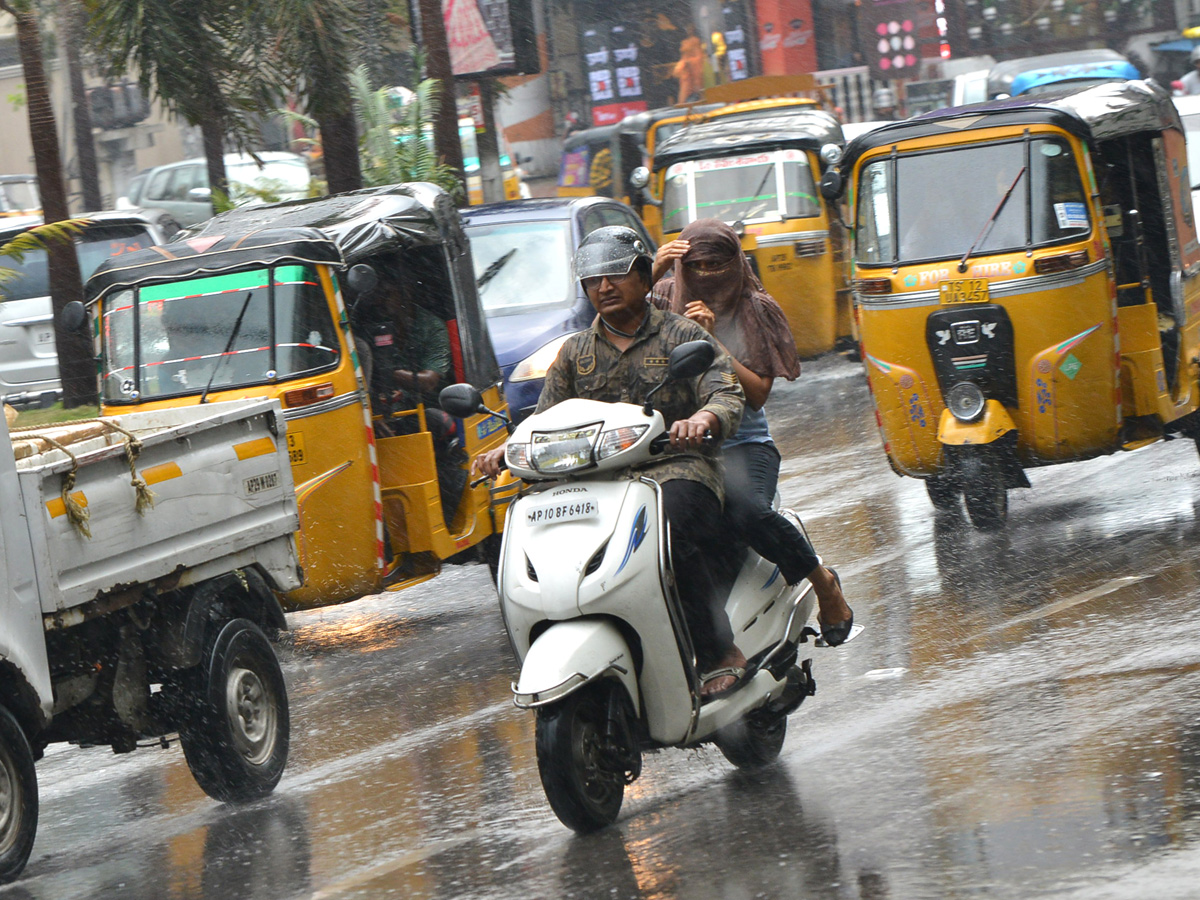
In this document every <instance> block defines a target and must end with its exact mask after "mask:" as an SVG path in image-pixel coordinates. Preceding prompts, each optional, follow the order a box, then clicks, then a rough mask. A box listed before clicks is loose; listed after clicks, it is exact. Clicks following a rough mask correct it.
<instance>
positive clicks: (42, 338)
mask: <svg viewBox="0 0 1200 900" xmlns="http://www.w3.org/2000/svg"><path fill="white" fill-rule="evenodd" d="M33 342H34V343H35V344H37V345H38V346H39V347H44V346H45V345H46V344H53V343H54V332H53V331H38V332H36V333H35V335H34V338H33Z"/></svg>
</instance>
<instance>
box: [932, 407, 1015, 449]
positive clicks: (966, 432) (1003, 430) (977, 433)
mask: <svg viewBox="0 0 1200 900" xmlns="http://www.w3.org/2000/svg"><path fill="white" fill-rule="evenodd" d="M1016 430H1017V426H1016V424H1015V423H1014V422H1013V420H1012V416H1010V415H1009V414H1008V410H1006V409H1005V408H1004V404H1002V403H1001V402H1000V401H999V400H988V401H987V405H986V406H984V408H983V415H982V416H980V417H979V418H978V419H976V420H975V421H974V422H960V421H959V420H958V419H956V418H955V417H954V414H953V413H951V412H950V410H948V409H943V410H942V417H941V419H940V420H939V421H938V435H937V436H938V442H939V443H940V444H943V445H944V446H948V447H965V446H968V445H970V444H992V443H995V442H996V441H998V440H1000V438H1002V437H1004V435H1006V434H1008V433H1009V432H1010V431H1016Z"/></svg>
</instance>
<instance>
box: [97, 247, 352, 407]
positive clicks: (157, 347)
mask: <svg viewBox="0 0 1200 900" xmlns="http://www.w3.org/2000/svg"><path fill="white" fill-rule="evenodd" d="M239 318H240V320H241V322H240V325H239V324H238V321H239ZM235 332H236V333H235ZM135 336H136V338H135ZM231 339H232V340H231ZM102 341H103V365H104V383H103V397H104V400H105V401H115V402H121V401H130V400H134V399H139V398H140V399H142V400H145V399H147V398H150V397H167V396H172V395H178V394H189V393H190V394H199V393H201V392H203V391H204V389H205V387H206V386H207V385H208V384H209V382H210V380H211V382H212V386H213V389H221V390H224V389H228V388H230V387H235V386H240V385H250V384H260V383H263V382H267V381H274V380H277V379H287V378H290V377H293V376H297V375H301V374H306V373H309V372H313V371H316V370H320V369H327V368H332V367H333V366H335V365H337V362H338V359H339V355H340V354H339V352H338V337H337V330H336V329H335V328H334V324H333V319H332V318H331V317H330V314H329V307H328V305H327V303H326V302H325V294H324V292H323V291H322V289H321V284H320V281H319V279H318V277H317V274H316V272H315V271H313V269H312V268H310V267H308V266H300V265H283V266H276V267H273V268H272V269H270V270H266V269H259V270H255V271H251V272H238V273H234V274H228V275H214V276H210V277H208V278H193V279H189V280H186V281H176V282H172V283H170V284H164V285H149V286H143V287H141V288H138V289H137V290H126V291H121V292H118V293H115V294H113V295H111V296H110V297H109V298H108V299H107V300H105V305H104V316H103V334H102ZM214 373H215V375H214Z"/></svg>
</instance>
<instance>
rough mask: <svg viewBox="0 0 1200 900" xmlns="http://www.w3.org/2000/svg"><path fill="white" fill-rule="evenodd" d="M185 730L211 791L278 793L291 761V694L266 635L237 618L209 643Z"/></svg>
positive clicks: (221, 795)
mask: <svg viewBox="0 0 1200 900" xmlns="http://www.w3.org/2000/svg"><path fill="white" fill-rule="evenodd" d="M191 694H192V696H191V697H190V698H188V699H187V701H185V702H188V707H189V711H188V713H187V714H186V715H185V717H184V722H183V724H182V725H181V727H180V729H179V741H180V743H181V744H182V745H183V755H184V757H185V758H186V759H187V763H188V768H189V769H191V770H192V775H193V776H195V779H196V783H197V784H199V785H200V787H201V789H203V791H204V793H206V794H208V795H209V796H210V797H212V798H213V799H214V800H221V801H223V802H235V803H236V802H245V801H248V800H256V799H258V798H259V797H264V796H266V795H267V794H269V793H271V791H272V790H274V789H275V785H276V784H278V783H279V779H280V777H281V776H282V775H283V767H284V766H285V765H286V764H287V756H288V737H289V734H290V722H289V718H288V700H287V689H286V687H285V686H284V683H283V672H282V671H281V670H280V668H279V661H278V660H277V659H276V658H275V652H274V651H273V650H272V649H271V645H270V643H269V642H268V641H267V638H266V636H265V635H264V634H263V633H262V631H261V630H259V628H258V626H257V625H255V624H254V623H253V622H251V621H250V620H249V619H233V620H232V621H230V622H227V623H226V624H225V625H224V626H222V627H221V628H220V629H219V630H217V629H214V635H213V637H212V639H211V640H210V642H209V645H208V649H207V652H206V653H205V655H204V658H203V659H202V661H201V663H200V665H199V666H197V667H196V671H195V675H194V680H193V682H192V685H191Z"/></svg>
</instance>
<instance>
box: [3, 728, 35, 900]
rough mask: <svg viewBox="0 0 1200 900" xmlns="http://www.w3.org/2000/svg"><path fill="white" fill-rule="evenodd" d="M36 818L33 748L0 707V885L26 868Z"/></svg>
mask: <svg viewBox="0 0 1200 900" xmlns="http://www.w3.org/2000/svg"><path fill="white" fill-rule="evenodd" d="M37 821H38V789H37V773H36V772H35V770H34V766H33V750H32V749H31V748H30V746H29V740H28V739H27V738H26V737H25V732H24V730H23V729H22V728H21V726H20V725H19V724H18V723H17V720H16V719H15V718H14V717H13V714H12V713H10V712H9V711H8V710H7V709H5V708H4V707H3V706H0V884H7V883H8V882H10V881H12V880H13V879H14V878H16V877H17V876H18V875H20V874H21V870H22V869H24V868H25V863H26V861H27V860H28V859H29V853H30V851H31V850H33V836H34V834H35V833H36V832H37Z"/></svg>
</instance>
